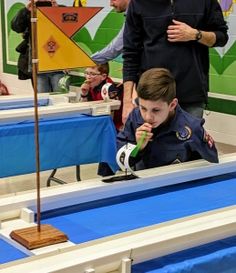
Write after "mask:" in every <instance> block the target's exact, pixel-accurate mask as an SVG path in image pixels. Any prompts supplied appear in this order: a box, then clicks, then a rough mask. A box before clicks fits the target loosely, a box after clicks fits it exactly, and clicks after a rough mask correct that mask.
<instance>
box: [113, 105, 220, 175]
mask: <svg viewBox="0 0 236 273" xmlns="http://www.w3.org/2000/svg"><path fill="white" fill-rule="evenodd" d="M204 122H205V120H204V119H198V118H196V117H194V116H192V115H190V114H188V113H187V112H185V111H184V110H183V109H182V108H181V107H180V106H179V105H178V106H177V107H176V112H175V116H174V117H173V118H172V119H171V120H170V121H168V122H167V123H165V124H162V125H160V126H159V127H157V128H154V129H153V131H152V132H153V134H154V135H153V139H152V141H150V142H149V143H148V144H147V146H146V147H145V148H144V149H143V150H142V151H141V152H140V153H139V154H138V156H137V157H136V158H131V161H132V163H131V165H133V164H135V165H136V168H137V170H141V169H147V168H152V167H158V166H163V165H169V164H172V163H177V162H186V161H191V160H195V159H200V158H203V159H205V160H207V161H210V162H213V163H217V162H218V153H217V150H216V147H215V144H214V141H213V139H212V138H211V136H209V135H208V134H207V132H206V131H205V130H204V128H203V124H204ZM143 123H144V120H143V118H142V116H141V113H140V110H139V108H135V109H134V110H133V111H132V112H131V113H130V115H129V117H128V119H127V121H126V124H125V127H124V130H123V131H121V132H120V133H119V134H118V136H117V144H118V149H119V148H120V147H122V146H123V145H125V144H126V143H127V142H129V143H133V144H136V140H135V132H136V129H137V128H138V127H140V126H141V125H142V124H143Z"/></svg>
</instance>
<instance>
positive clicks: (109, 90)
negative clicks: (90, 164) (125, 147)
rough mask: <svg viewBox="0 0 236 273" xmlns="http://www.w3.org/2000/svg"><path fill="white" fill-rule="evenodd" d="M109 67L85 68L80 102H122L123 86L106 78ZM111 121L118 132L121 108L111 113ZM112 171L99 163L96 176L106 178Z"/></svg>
mask: <svg viewBox="0 0 236 273" xmlns="http://www.w3.org/2000/svg"><path fill="white" fill-rule="evenodd" d="M108 74H109V65H108V63H105V64H97V65H95V66H93V67H88V68H86V70H85V72H84V75H85V81H84V83H83V84H82V85H81V99H80V101H98V100H107V101H108V100H109V99H117V100H121V101H122V97H123V85H122V84H121V85H116V84H115V83H114V82H113V81H112V79H111V78H110V77H109V76H108ZM113 121H114V124H115V127H116V129H117V131H119V130H120V129H121V128H122V126H123V124H122V106H121V107H120V109H119V110H115V111H114V113H113ZM113 174H114V173H113V171H112V170H111V168H110V167H109V165H108V164H107V163H105V162H100V163H99V166H98V175H101V176H108V175H113Z"/></svg>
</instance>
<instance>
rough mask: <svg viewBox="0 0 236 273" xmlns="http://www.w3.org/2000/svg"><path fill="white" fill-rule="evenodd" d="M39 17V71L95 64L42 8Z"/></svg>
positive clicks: (38, 11)
mask: <svg viewBox="0 0 236 273" xmlns="http://www.w3.org/2000/svg"><path fill="white" fill-rule="evenodd" d="M37 17H38V33H37V39H38V58H39V65H38V70H39V72H46V71H54V70H64V69H73V68H77V67H87V66H94V65H95V63H94V62H93V61H92V60H91V59H90V57H89V56H88V55H87V54H86V53H85V52H84V51H83V50H82V49H81V48H79V47H78V45H77V44H76V43H75V42H73V41H72V40H71V39H69V38H68V36H66V35H65V34H64V33H63V32H62V31H61V30H60V29H59V28H58V27H57V26H56V25H54V24H53V23H52V22H51V21H50V20H49V19H48V18H47V17H46V16H45V15H44V14H43V13H42V12H40V10H37Z"/></svg>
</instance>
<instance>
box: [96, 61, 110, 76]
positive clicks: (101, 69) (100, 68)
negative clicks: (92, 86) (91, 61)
mask: <svg viewBox="0 0 236 273" xmlns="http://www.w3.org/2000/svg"><path fill="white" fill-rule="evenodd" d="M96 68H97V70H98V71H99V72H100V73H101V74H107V75H109V64H108V63H104V64H97V65H96Z"/></svg>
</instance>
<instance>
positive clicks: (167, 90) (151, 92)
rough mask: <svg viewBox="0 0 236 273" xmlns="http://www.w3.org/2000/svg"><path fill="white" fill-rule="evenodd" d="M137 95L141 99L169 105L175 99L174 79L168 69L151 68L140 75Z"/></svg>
mask: <svg viewBox="0 0 236 273" xmlns="http://www.w3.org/2000/svg"><path fill="white" fill-rule="evenodd" d="M137 93H138V97H139V98H141V99H144V100H151V101H157V100H162V101H165V102H167V103H168V104H169V103H171V102H172V101H173V99H174V98H175V97H176V83H175V79H174V77H173V75H172V74H171V73H170V71H169V70H168V69H165V68H151V69H149V70H147V71H145V72H144V73H143V74H142V75H141V77H140V80H139V83H138V86H137Z"/></svg>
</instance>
